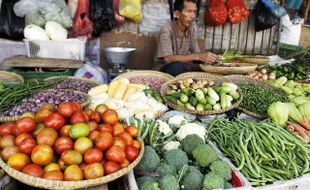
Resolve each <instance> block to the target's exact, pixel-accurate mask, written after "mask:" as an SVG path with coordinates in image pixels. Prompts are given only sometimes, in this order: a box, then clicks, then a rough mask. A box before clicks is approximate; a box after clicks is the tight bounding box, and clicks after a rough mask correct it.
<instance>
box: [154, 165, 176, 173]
mask: <svg viewBox="0 0 310 190" xmlns="http://www.w3.org/2000/svg"><path fill="white" fill-rule="evenodd" d="M156 172H158V173H159V175H160V176H165V175H174V176H175V175H177V171H176V169H175V167H174V166H171V165H169V164H167V163H166V162H161V163H160V164H159V165H158V167H157V168H156Z"/></svg>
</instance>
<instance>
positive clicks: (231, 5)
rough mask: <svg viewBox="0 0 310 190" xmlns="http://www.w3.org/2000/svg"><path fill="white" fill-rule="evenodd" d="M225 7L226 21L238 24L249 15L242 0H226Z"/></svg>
mask: <svg viewBox="0 0 310 190" xmlns="http://www.w3.org/2000/svg"><path fill="white" fill-rule="evenodd" d="M226 8H227V11H228V21H229V22H230V23H232V24H238V23H240V22H242V21H243V20H244V19H245V18H247V17H248V16H249V15H250V12H249V10H248V7H247V6H246V4H245V2H244V0H227V1H226Z"/></svg>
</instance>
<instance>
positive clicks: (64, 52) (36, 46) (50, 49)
mask: <svg viewBox="0 0 310 190" xmlns="http://www.w3.org/2000/svg"><path fill="white" fill-rule="evenodd" d="M86 41H87V40H86V38H72V39H67V40H59V41H58V40H57V41H56V40H54V41H53V40H50V41H29V40H24V42H25V45H26V50H27V56H28V57H35V58H55V59H74V60H84V59H85V52H86Z"/></svg>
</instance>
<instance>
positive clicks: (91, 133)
mask: <svg viewBox="0 0 310 190" xmlns="http://www.w3.org/2000/svg"><path fill="white" fill-rule="evenodd" d="M98 135H99V131H96V130H95V131H91V132H90V133H89V135H88V138H89V139H90V140H92V141H93V143H96V138H97V136H98Z"/></svg>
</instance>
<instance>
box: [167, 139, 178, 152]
mask: <svg viewBox="0 0 310 190" xmlns="http://www.w3.org/2000/svg"><path fill="white" fill-rule="evenodd" d="M180 145H181V144H180V142H179V141H170V142H168V143H166V144H165V145H164V149H165V150H167V151H169V150H172V149H177V148H179V146H180Z"/></svg>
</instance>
